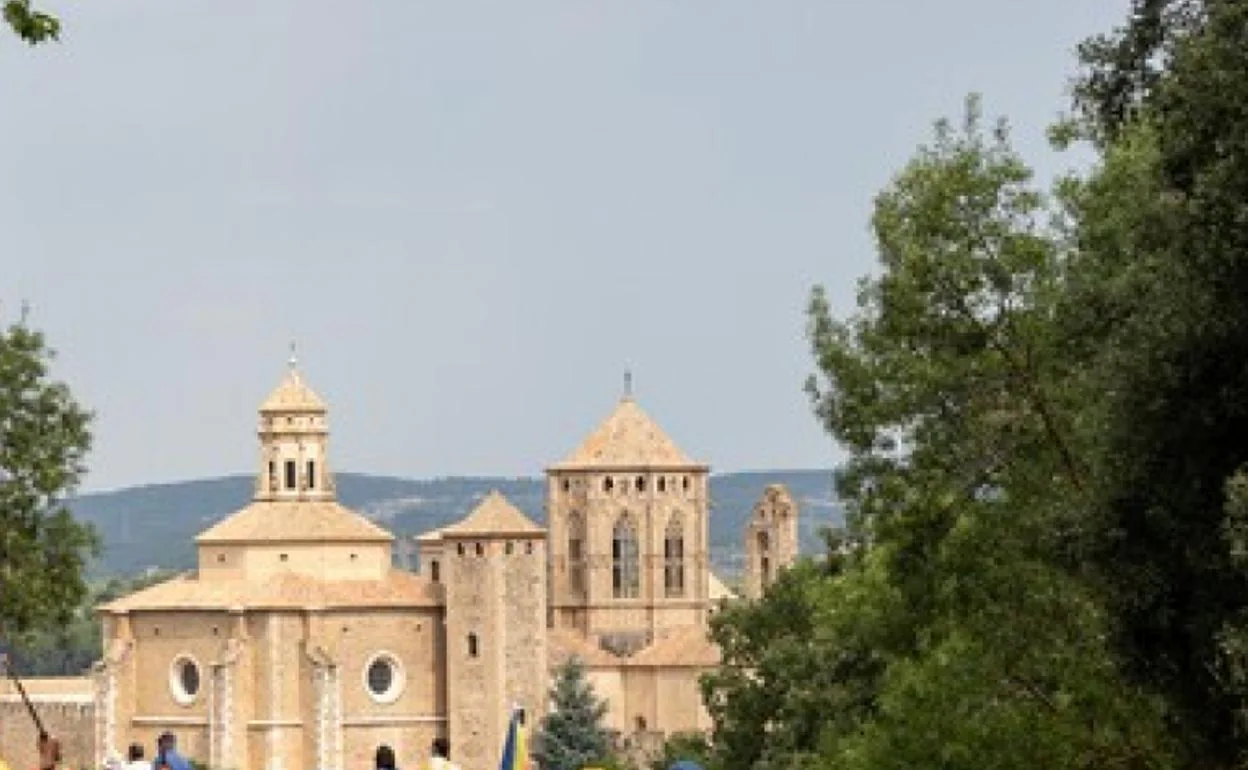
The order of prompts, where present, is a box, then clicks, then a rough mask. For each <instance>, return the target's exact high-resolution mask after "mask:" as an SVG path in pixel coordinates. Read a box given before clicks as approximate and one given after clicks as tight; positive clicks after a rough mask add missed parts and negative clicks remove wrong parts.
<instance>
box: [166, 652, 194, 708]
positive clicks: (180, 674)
mask: <svg viewBox="0 0 1248 770" xmlns="http://www.w3.org/2000/svg"><path fill="white" fill-rule="evenodd" d="M199 685H200V681H199V664H198V663H196V662H195V659H194V658H192V657H191V656H190V655H179V656H178V657H177V658H175V659H174V661H173V665H172V666H170V667H169V692H171V693H172V694H173V699H174V700H175V701H177V702H178V703H179V704H180V705H183V706H189V705H190V704H192V703H194V702H195V698H196V697H197V696H198V695H199Z"/></svg>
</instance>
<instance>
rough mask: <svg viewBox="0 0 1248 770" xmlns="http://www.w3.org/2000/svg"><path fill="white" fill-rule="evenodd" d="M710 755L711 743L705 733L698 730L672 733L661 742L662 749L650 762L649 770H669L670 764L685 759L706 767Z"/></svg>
mask: <svg viewBox="0 0 1248 770" xmlns="http://www.w3.org/2000/svg"><path fill="white" fill-rule="evenodd" d="M710 756H711V745H710V743H709V742H708V741H707V739H706V735H705V734H703V733H699V732H687V733H672V734H671V735H669V736H668V737H667V740H665V741H664V742H663V750H662V751H661V752H660V753H659V754H658V756H656V757H654V758H653V759H652V760H651V761H650V763H649V768H650V770H669V769H670V768H671V766H672V765H674V764H675V763H677V762H679V761H681V760H687V761H691V762H697V763H698V764H699V765H701V766H702V767H706V766H707V764H708V762H709V758H710Z"/></svg>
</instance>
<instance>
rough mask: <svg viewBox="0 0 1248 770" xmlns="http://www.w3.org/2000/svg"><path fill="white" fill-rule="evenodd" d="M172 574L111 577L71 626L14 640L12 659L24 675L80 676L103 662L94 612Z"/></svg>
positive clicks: (91, 591)
mask: <svg viewBox="0 0 1248 770" xmlns="http://www.w3.org/2000/svg"><path fill="white" fill-rule="evenodd" d="M171 577H173V573H172V572H167V571H161V570H153V571H151V572H146V573H143V574H140V575H136V576H134V577H132V578H111V579H109V580H107V581H104V582H101V583H97V584H95V585H92V586H91V587H90V588H89V590H88V592H87V598H86V599H85V600H84V601H83V603H82V605H81V606H79V607H78V608H77V609H76V610H75V611H74V614H73V616H72V617H71V618H70V620H69V622H68V623H65V624H64V625H61V626H56V627H54V628H48V629H42V630H40V631H36V632H30V633H27V634H23V635H21V636H19V637H17V639H15V640H14V643H13V645H12V647H11V648H10V658H11V662H12V665H13V668H14V670H15V671H17V672H19V673H20V674H22V675H23V676H79V675H81V674H83V673H84V672H85V671H87V670H88V669H89V668H90V667H91V665H92V664H93V663H95V662H96V661H97V660H99V659H100V654H101V652H102V651H103V641H102V639H101V630H100V624H99V621H98V620H97V619H96V617H95V614H94V609H95V607H96V606H98V605H100V604H103V603H105V602H109V601H112V600H113V599H116V598H118V597H121V596H125V595H126V594H129V593H132V592H134V591H138V590H140V589H143V588H146V587H148V586H150V585H155V584H156V583H159V582H162V581H164V580H168V579H169V578H171Z"/></svg>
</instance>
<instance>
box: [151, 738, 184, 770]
mask: <svg viewBox="0 0 1248 770" xmlns="http://www.w3.org/2000/svg"><path fill="white" fill-rule="evenodd" d="M152 770H191V763H190V762H187V761H186V757H183V756H182V755H181V754H179V753H178V739H177V738H175V737H174V735H173V733H161V735H160V738H158V739H157V740H156V759H154V760H152Z"/></svg>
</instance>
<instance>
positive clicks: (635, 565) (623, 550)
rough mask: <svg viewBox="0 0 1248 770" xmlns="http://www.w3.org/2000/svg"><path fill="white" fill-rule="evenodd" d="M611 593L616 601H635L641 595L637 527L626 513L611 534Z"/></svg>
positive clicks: (616, 523)
mask: <svg viewBox="0 0 1248 770" xmlns="http://www.w3.org/2000/svg"><path fill="white" fill-rule="evenodd" d="M611 591H612V594H613V595H614V596H615V598H617V599H635V598H637V596H638V594H640V593H641V564H640V558H639V555H638V551H637V527H636V525H634V524H633V521H632V519H630V518H629V516H628V514H627V513H625V514H623V515H622V516H620V519H619V521H617V522H615V528H614V529H613V530H612V532H611Z"/></svg>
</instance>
